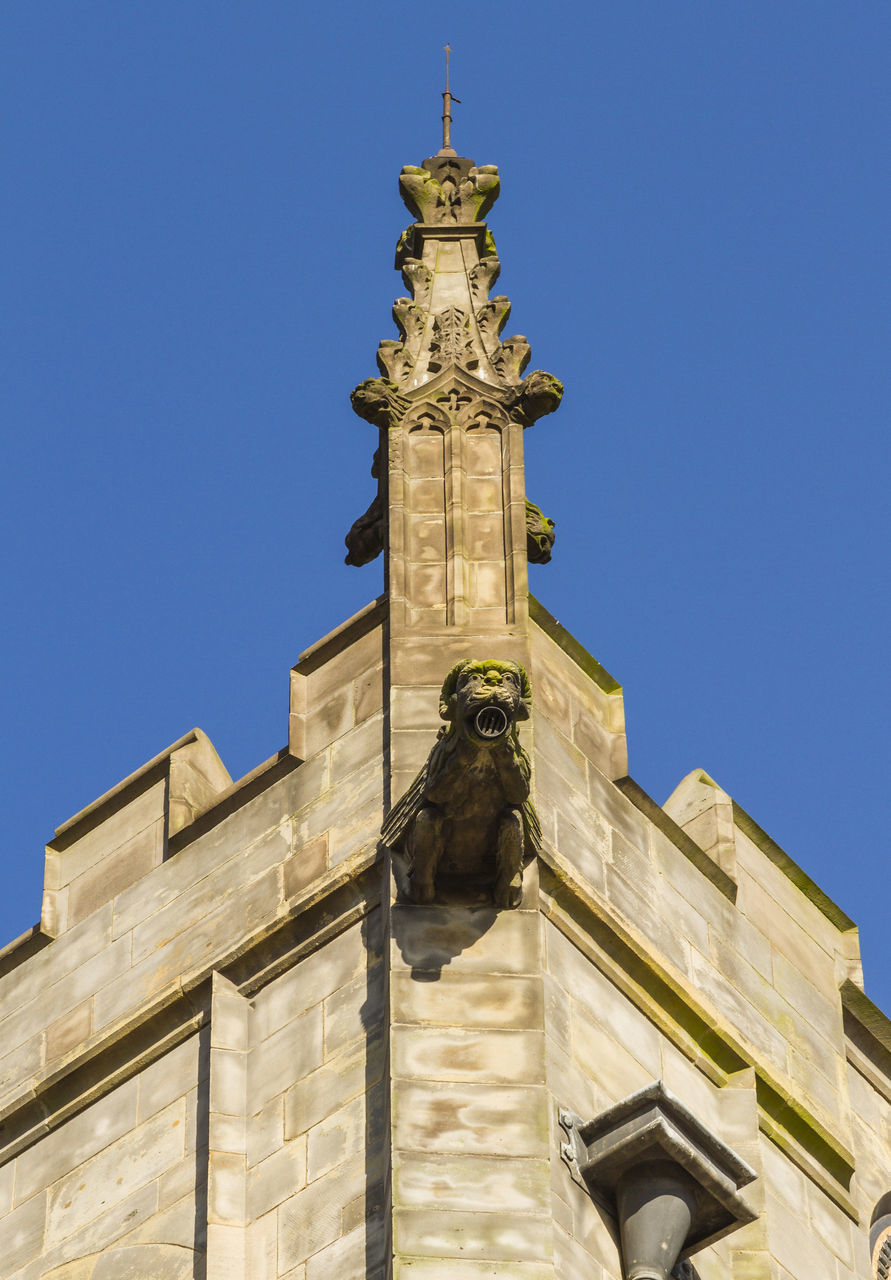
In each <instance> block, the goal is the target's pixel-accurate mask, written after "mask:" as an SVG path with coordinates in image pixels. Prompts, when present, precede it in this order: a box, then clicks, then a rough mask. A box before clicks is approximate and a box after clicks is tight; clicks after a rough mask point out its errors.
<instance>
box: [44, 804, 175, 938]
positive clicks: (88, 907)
mask: <svg viewBox="0 0 891 1280" xmlns="http://www.w3.org/2000/svg"><path fill="white" fill-rule="evenodd" d="M164 846H165V829H164V820H163V818H159V819H158V820H157V821H156V822H153V823H152V824H151V825H150V826H148V827H146V828H145V829H144V830H143V831H140V832H139V833H138V834H137V835H135V836H133V837H132V838H131V839H130V840H128V841H127V843H126V844H123V845H121V846H120V848H118V849H115V850H113V851H112V852H111V853H109V854H107V855H106V856H105V857H104V858H102V859H100V860H99V861H98V862H96V863H94V864H93V865H92V866H91V867H89V869H88V870H86V871H84V872H83V873H82V874H81V875H79V876H78V877H77V878H76V879H75V880H72V882H71V884H70V885H69V887H68V915H67V921H66V928H68V929H70V928H71V926H72V925H75V924H79V923H80V922H81V921H82V920H85V919H86V918H87V916H89V915H92V913H93V912H94V911H97V910H98V909H99V907H102V906H104V905H105V903H106V902H110V901H111V900H112V898H114V897H116V896H117V895H118V894H119V893H121V892H123V890H124V889H126V888H128V887H129V886H130V885H131V884H135V883H136V882H137V881H139V880H142V879H143V877H144V876H147V875H148V873H149V872H150V871H152V870H154V868H155V867H159V866H160V865H161V863H162V861H163V860H164Z"/></svg>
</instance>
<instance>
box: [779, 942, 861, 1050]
mask: <svg viewBox="0 0 891 1280" xmlns="http://www.w3.org/2000/svg"><path fill="white" fill-rule="evenodd" d="M806 972H811V971H810V970H808V971H806ZM773 980H774V986H775V987H776V989H777V991H778V992H779V994H780V995H781V996H783V997H784V999H785V1000H787V1001H788V1003H789V1004H790V1005H791V1007H792V1008H793V1009H795V1010H796V1011H797V1012H798V1014H799V1016H800V1017H802V1018H804V1019H806V1020H807V1022H809V1023H810V1025H811V1026H812V1027H813V1028H814V1030H815V1031H816V1032H817V1033H818V1035H820V1036H821V1037H822V1038H823V1039H824V1040H828V1041H829V1043H830V1044H831V1045H833V1046H834V1048H835V1049H836V1050H839V1051H842V1052H843V1045H844V1031H843V1028H842V1008H841V999H840V998H839V994H838V989H837V987H835V985H832V986H829V987H823V988H821V989H819V990H818V989H817V987H815V986H814V984H813V982H812V981H810V980H809V979H808V977H806V976H805V973H802V971H801V970H800V969H799V968H797V966H796V965H794V964H792V962H791V961H790V960H787V959H786V957H785V956H784V955H783V953H782V952H781V951H778V950H776V949H774V956H773Z"/></svg>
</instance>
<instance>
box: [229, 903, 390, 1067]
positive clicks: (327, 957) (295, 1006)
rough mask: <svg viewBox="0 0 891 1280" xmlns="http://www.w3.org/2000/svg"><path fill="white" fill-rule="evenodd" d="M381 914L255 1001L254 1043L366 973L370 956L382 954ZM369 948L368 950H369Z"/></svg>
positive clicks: (303, 962)
mask: <svg viewBox="0 0 891 1280" xmlns="http://www.w3.org/2000/svg"><path fill="white" fill-rule="evenodd" d="M380 926H381V921H380V912H379V911H373V912H372V913H371V915H370V916H368V917H367V918H366V921H365V924H364V926H363V925H360V924H356V925H353V926H352V927H351V928H349V929H345V930H344V931H343V933H340V934H338V935H337V937H336V938H332V939H330V941H328V942H326V944H325V946H324V947H322V948H321V949H320V950H318V951H314V952H313V953H312V954H311V955H309V956H307V957H306V958H305V959H304V960H301V961H300V962H299V964H297V965H295V966H294V968H293V969H289V970H287V972H286V973H283V974H282V975H281V977H279V978H276V980H275V981H274V982H271V983H270V984H269V986H267V987H264V988H263V990H262V991H260V992H258V994H257V995H256V996H255V997H254V1015H253V1019H252V1036H253V1043H254V1044H259V1042H260V1041H261V1040H265V1039H266V1038H267V1037H268V1036H271V1035H274V1034H275V1032H277V1031H280V1030H281V1029H282V1028H283V1027H285V1026H287V1024H288V1023H289V1022H290V1021H291V1020H292V1018H294V1016H295V1015H297V1014H299V1013H303V1012H305V1011H306V1010H307V1009H310V1008H312V1006H313V1005H315V1004H320V1003H321V1001H322V1000H324V999H325V998H326V997H327V996H330V995H331V994H332V993H333V992H335V991H339V990H340V989H341V988H342V987H345V986H346V985H347V984H348V983H350V982H352V981H353V979H354V978H357V977H359V975H360V974H363V973H365V972H366V969H367V966H368V964H369V954H370V955H371V956H372V957H373V956H374V955H375V954H377V955H379V954H380V950H379V949H380ZM366 947H368V950H366Z"/></svg>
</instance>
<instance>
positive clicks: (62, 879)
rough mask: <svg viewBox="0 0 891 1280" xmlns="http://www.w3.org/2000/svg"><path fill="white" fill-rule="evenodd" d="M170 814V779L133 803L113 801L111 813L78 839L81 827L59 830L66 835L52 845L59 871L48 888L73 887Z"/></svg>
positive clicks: (149, 787)
mask: <svg viewBox="0 0 891 1280" xmlns="http://www.w3.org/2000/svg"><path fill="white" fill-rule="evenodd" d="M115 805H117V806H118V807H115ZM166 812H167V779H166V778H159V779H158V780H157V781H156V782H153V783H151V784H149V785H147V786H146V787H145V789H144V790H143V791H141V792H140V793H139V794H138V795H136V796H134V797H133V798H132V799H131V800H129V801H114V802H110V803H109V805H108V811H107V812H103V814H101V815H97V817H99V816H101V817H102V821H100V822H98V823H97V825H96V826H94V827H92V829H91V830H85V831H83V834H81V835H79V836H78V835H77V832H78V831H79V829H80V827H79V826H78V827H75V828H73V829H72V830H71V831H64V829H63V828H59V830H60V831H62V835H61V836H57V837H56V839H55V840H53V841H52V842H51V844H50V845H49V846H48V847H49V849H50V850H51V851H53V852H54V853H57V854H58V855H59V857H58V859H52V860H51V861H52V864H53V866H54V867H55V866H57V870H53V872H52V873H51V874H52V879H51V880H50V881H49V882H48V884H47V888H52V889H60V888H62V887H63V886H64V885H66V884H70V883H71V882H72V881H73V880H76V879H77V877H78V876H80V875H83V873H84V872H85V871H87V870H88V869H89V868H90V867H92V866H95V864H96V863H97V862H100V861H101V860H102V859H103V858H105V857H106V856H107V855H108V854H110V853H113V852H114V851H115V850H116V849H120V848H121V846H122V845H125V844H126V843H127V842H128V841H129V840H132V839H133V837H134V836H136V835H138V834H139V832H141V831H144V830H145V828H146V827H149V826H151V825H152V824H153V823H155V822H158V821H162V820H163V819H164V816H165V814H166ZM84 825H86V824H84Z"/></svg>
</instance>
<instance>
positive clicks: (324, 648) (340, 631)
mask: <svg viewBox="0 0 891 1280" xmlns="http://www.w3.org/2000/svg"><path fill="white" fill-rule="evenodd" d="M389 608H390V600H389V597H388V596H387V595H382V596H378V597H377V599H376V600H372V601H371V602H370V603H369V604H367V605H365V607H364V608H362V609H360V610H359V612H358V613H354V614H353V616H352V617H351V618H347V620H346V621H345V622H342V623H341V624H340V626H338V627H335V628H334V630H333V631H329V632H328V634H327V635H326V636H322V638H321V640H316V642H315V644H311V645H310V646H309V648H308V649H304V650H303V652H302V653H301V654H300V657H299V660H298V661H297V664H296V665H295V666H294V667H292V668H291V670H292V671H299V672H300V674H301V675H309V674H310V672H312V671H315V670H317V669H318V668H319V667H321V666H323V665H324V664H325V663H326V662H327V661H328V660H329V659H330V658H333V657H334V656H335V654H338V653H341V652H342V651H343V650H344V649H347V648H349V646H350V645H351V644H352V643H353V641H354V640H358V639H359V637H360V636H363V635H365V634H366V632H368V631H371V629H372V628H373V627H375V626H376V625H377V623H378V622H382V621H383V619H384V618H385V617H386V616H387V613H388V612H389Z"/></svg>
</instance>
